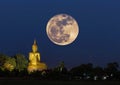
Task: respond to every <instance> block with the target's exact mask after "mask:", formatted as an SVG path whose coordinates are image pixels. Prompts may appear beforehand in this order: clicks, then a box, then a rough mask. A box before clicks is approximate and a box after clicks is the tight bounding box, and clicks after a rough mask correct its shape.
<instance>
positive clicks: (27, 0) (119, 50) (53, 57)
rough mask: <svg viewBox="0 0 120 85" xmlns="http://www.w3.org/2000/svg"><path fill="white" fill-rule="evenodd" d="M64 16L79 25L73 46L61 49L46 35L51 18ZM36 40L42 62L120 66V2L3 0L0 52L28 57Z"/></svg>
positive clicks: (69, 64)
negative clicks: (114, 64) (114, 63)
mask: <svg viewBox="0 0 120 85" xmlns="http://www.w3.org/2000/svg"><path fill="white" fill-rule="evenodd" d="M61 13H65V14H68V15H71V16H72V17H74V18H75V19H76V21H77V22H78V24H79V27H80V28H79V30H80V31H79V32H80V33H79V35H78V37H77V39H76V40H75V41H74V42H73V43H72V44H70V45H67V46H58V45H56V44H54V43H52V42H51V41H50V40H49V38H48V37H47V34H46V25H47V22H48V21H49V19H50V18H51V17H53V16H54V15H56V14H61ZM34 39H36V40H37V44H38V46H39V52H40V53H41V61H43V62H45V63H46V64H47V65H48V67H55V66H57V65H58V64H59V62H61V61H64V62H65V65H66V67H68V68H71V67H74V66H78V65H80V64H83V63H93V64H94V65H99V66H105V65H106V64H107V63H108V62H114V61H115V62H118V63H119V64H120V62H119V61H120V0H0V53H4V54H7V55H9V56H13V55H15V54H17V53H21V54H24V55H25V56H26V57H28V53H29V52H30V51H31V46H32V44H33V40H34Z"/></svg>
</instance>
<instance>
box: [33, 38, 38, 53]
mask: <svg viewBox="0 0 120 85" xmlns="http://www.w3.org/2000/svg"><path fill="white" fill-rule="evenodd" d="M37 50H38V47H37V44H36V40H34V44H33V45H32V51H33V52H34V53H35V52H37Z"/></svg>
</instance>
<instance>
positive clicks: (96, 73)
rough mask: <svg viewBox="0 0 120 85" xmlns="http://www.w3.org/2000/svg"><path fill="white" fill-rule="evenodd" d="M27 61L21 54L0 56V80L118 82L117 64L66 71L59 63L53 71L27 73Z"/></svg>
mask: <svg viewBox="0 0 120 85" xmlns="http://www.w3.org/2000/svg"><path fill="white" fill-rule="evenodd" d="M27 66H28V59H27V58H26V57H25V56H24V55H22V54H16V55H15V56H12V57H9V56H6V55H3V54H0V78H1V77H4V78H8V77H10V78H11V77H13V78H14V77H15V78H16V77H17V78H25V79H30V78H32V79H41V80H120V70H119V64H118V63H117V62H110V63H108V64H107V65H106V67H104V68H103V67H100V66H96V67H94V66H93V64H92V63H88V64H81V65H79V66H76V67H73V68H72V69H70V70H68V69H67V68H66V66H65V64H64V62H61V63H60V64H59V65H58V66H57V67H54V68H53V69H47V70H44V71H35V72H32V73H30V74H29V73H28V72H27Z"/></svg>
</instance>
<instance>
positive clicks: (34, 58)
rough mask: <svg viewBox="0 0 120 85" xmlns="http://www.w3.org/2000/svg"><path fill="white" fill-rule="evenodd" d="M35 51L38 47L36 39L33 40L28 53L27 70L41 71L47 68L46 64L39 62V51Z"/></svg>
mask: <svg viewBox="0 0 120 85" xmlns="http://www.w3.org/2000/svg"><path fill="white" fill-rule="evenodd" d="M37 51H38V47H37V44H36V40H34V44H33V45H32V52H30V53H29V64H28V72H33V71H42V70H46V69H47V65H46V64H45V63H42V62H40V53H39V52H37Z"/></svg>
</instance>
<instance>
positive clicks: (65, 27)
mask: <svg viewBox="0 0 120 85" xmlns="http://www.w3.org/2000/svg"><path fill="white" fill-rule="evenodd" d="M46 33H47V36H48V38H49V39H50V40H51V41H52V42H53V43H54V44H57V45H68V44H71V43H72V42H73V41H75V39H76V38H77V36H78V33H79V26H78V23H77V22H76V20H75V19H74V18H73V17H71V16H70V15H67V14H58V15H55V16H53V17H52V18H51V19H50V20H49V21H48V23H47V26H46Z"/></svg>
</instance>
